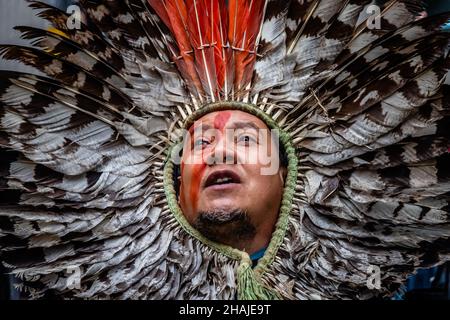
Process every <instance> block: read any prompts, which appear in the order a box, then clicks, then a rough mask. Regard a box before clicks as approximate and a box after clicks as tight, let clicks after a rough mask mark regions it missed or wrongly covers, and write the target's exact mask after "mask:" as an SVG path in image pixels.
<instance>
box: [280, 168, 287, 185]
mask: <svg viewBox="0 0 450 320" xmlns="http://www.w3.org/2000/svg"><path fill="white" fill-rule="evenodd" d="M278 175H279V176H280V179H281V182H282V184H283V186H284V182H285V181H286V176H287V168H285V167H281V168H280V170H278Z"/></svg>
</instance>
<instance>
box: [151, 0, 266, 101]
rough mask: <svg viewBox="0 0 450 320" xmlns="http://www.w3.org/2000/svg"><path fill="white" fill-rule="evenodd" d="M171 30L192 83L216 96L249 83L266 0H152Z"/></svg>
mask: <svg viewBox="0 0 450 320" xmlns="http://www.w3.org/2000/svg"><path fill="white" fill-rule="evenodd" d="M148 2H149V3H150V5H151V6H152V7H153V9H154V10H155V11H156V13H157V14H158V15H159V16H160V18H161V20H162V21H163V22H164V23H165V24H166V25H167V27H168V28H169V29H170V30H171V32H172V34H173V37H174V38H175V41H176V44H177V46H178V49H179V52H180V53H179V57H178V59H176V61H175V62H176V63H177V66H178V68H179V70H180V72H181V74H182V76H183V77H184V78H185V81H186V82H187V84H188V85H191V86H192V85H193V86H195V88H196V89H197V91H198V93H199V94H201V95H202V94H205V95H207V96H209V97H210V99H211V100H213V101H215V100H216V99H217V98H220V97H221V96H223V97H224V98H225V99H227V98H228V94H229V92H230V91H231V89H234V91H235V92H241V91H242V90H243V89H245V87H246V86H247V85H248V84H249V83H250V81H251V79H252V75H253V68H254V64H255V61H256V54H255V52H256V41H257V37H258V34H259V31H260V27H261V22H262V18H263V9H264V3H265V1H263V0H230V1H229V4H228V8H227V6H226V4H225V0H160V1H157V0H148Z"/></svg>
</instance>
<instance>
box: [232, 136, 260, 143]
mask: <svg viewBox="0 0 450 320" xmlns="http://www.w3.org/2000/svg"><path fill="white" fill-rule="evenodd" d="M236 142H237V143H238V144H244V145H249V144H254V143H256V142H257V140H256V138H255V137H253V136H252V135H248V134H243V135H240V136H238V137H237V139H236Z"/></svg>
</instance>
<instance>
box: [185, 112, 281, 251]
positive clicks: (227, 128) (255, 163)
mask: <svg viewBox="0 0 450 320" xmlns="http://www.w3.org/2000/svg"><path fill="white" fill-rule="evenodd" d="M274 164H276V168H275V170H273V168H274ZM269 167H270V168H271V170H268V168H269ZM285 170H286V169H285V168H280V165H279V154H278V144H277V139H274V137H273V136H271V132H270V131H269V129H268V127H267V125H266V124H265V123H264V122H263V121H261V120H260V119H259V118H257V117H255V116H253V115H251V114H248V113H245V112H242V111H236V110H233V111H218V112H213V113H210V114H207V115H205V116H203V117H202V118H200V119H199V120H197V121H196V122H195V123H194V125H193V126H192V127H191V128H190V129H189V135H188V137H187V139H185V142H184V146H183V156H182V161H181V177H180V180H181V181H180V197H179V203H180V207H181V209H182V211H183V213H184V215H185V217H186V218H187V220H188V221H189V222H190V223H191V224H192V225H194V226H195V227H197V229H199V231H200V232H202V231H203V232H202V233H204V234H205V233H206V234H205V235H206V236H207V237H209V238H213V240H215V241H218V242H222V243H225V244H229V245H234V246H235V247H236V246H237V245H236V244H235V243H234V242H235V241H234V240H238V241H239V239H240V240H242V241H244V240H246V241H249V240H250V238H255V237H257V238H258V237H259V238H261V237H264V238H268V239H270V237H271V234H272V232H273V229H274V225H275V223H276V221H277V218H278V211H279V208H280V202H281V198H282V194H283V184H284V175H285V173H286V172H285ZM230 237H231V238H234V240H233V239H228V238H230ZM263 242H264V241H263ZM247 246H250V245H248V244H247ZM247 249H248V248H247Z"/></svg>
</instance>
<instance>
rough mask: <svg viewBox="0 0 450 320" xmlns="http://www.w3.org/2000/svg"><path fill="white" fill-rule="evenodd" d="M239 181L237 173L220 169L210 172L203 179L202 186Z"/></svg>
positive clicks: (222, 184)
mask: <svg viewBox="0 0 450 320" xmlns="http://www.w3.org/2000/svg"><path fill="white" fill-rule="evenodd" d="M239 183H241V179H240V178H239V175H237V174H236V173H235V172H233V171H231V170H222V171H216V172H213V173H211V174H210V175H209V176H208V178H207V179H206V181H205V184H204V188H205V189H206V188H209V187H216V186H217V187H220V186H226V185H230V186H231V185H232V184H239Z"/></svg>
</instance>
